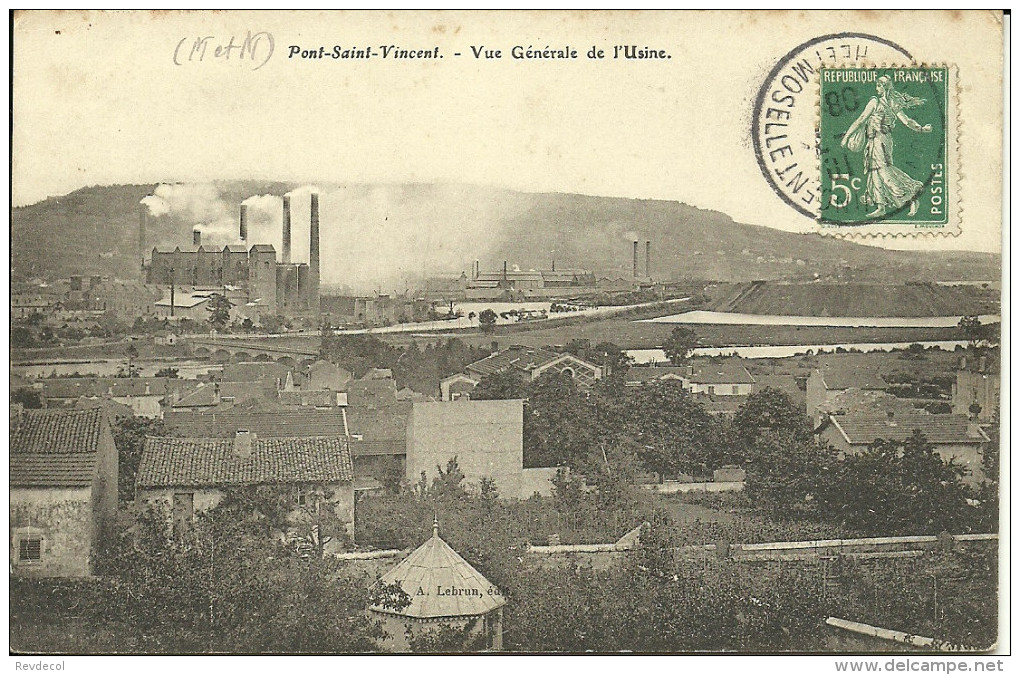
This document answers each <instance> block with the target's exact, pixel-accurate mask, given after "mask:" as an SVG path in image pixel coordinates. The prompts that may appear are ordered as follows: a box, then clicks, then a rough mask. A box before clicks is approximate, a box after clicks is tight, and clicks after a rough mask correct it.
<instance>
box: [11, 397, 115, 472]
mask: <svg viewBox="0 0 1020 675" xmlns="http://www.w3.org/2000/svg"><path fill="white" fill-rule="evenodd" d="M12 412H14V411H12ZM103 423H104V412H103V410H102V408H91V409H88V410H24V411H21V412H20V415H17V414H15V415H13V416H12V418H11V443H10V484H11V486H12V487H88V486H89V485H90V484H91V483H92V477H93V476H94V475H95V471H96V462H97V460H98V452H99V440H100V436H101V434H102V431H103Z"/></svg>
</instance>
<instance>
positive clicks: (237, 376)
mask: <svg viewBox="0 0 1020 675" xmlns="http://www.w3.org/2000/svg"><path fill="white" fill-rule="evenodd" d="M290 370H291V369H290V368H288V367H287V366H285V365H283V364H282V363H274V362H261V361H252V362H245V363H225V364H223V369H222V370H221V371H220V375H219V379H220V381H222V382H258V381H260V380H264V379H267V378H269V379H271V380H272V381H273V383H275V382H276V378H280V379H281V380H282V379H285V378H286V377H287V373H289V372H290Z"/></svg>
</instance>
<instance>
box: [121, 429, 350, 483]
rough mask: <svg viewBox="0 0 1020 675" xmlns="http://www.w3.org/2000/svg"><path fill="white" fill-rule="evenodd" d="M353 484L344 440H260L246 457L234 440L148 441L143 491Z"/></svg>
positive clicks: (141, 465) (142, 468)
mask: <svg viewBox="0 0 1020 675" xmlns="http://www.w3.org/2000/svg"><path fill="white" fill-rule="evenodd" d="M352 480H354V467H353V463H352V462H351V453H350V449H349V448H348V447H347V441H346V439H344V438H342V437H336V436H334V437H316V438H256V439H254V440H253V442H252V447H251V452H250V454H249V455H247V456H242V455H239V454H237V453H236V452H235V450H234V439H232V438H230V439H216V438H204V439H203V438H152V437H150V438H146V439H145V449H144V450H143V451H142V459H141V461H140V462H139V465H138V485H139V487H213V486H226V485H262V484H294V483H336V482H344V481H352Z"/></svg>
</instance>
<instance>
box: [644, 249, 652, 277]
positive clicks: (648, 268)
mask: <svg viewBox="0 0 1020 675" xmlns="http://www.w3.org/2000/svg"><path fill="white" fill-rule="evenodd" d="M645 276H646V277H648V278H649V279H651V278H652V242H650V241H646V242H645Z"/></svg>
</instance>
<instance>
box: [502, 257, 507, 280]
mask: <svg viewBox="0 0 1020 675" xmlns="http://www.w3.org/2000/svg"><path fill="white" fill-rule="evenodd" d="M503 281H506V261H505V260H504V261H503Z"/></svg>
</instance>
